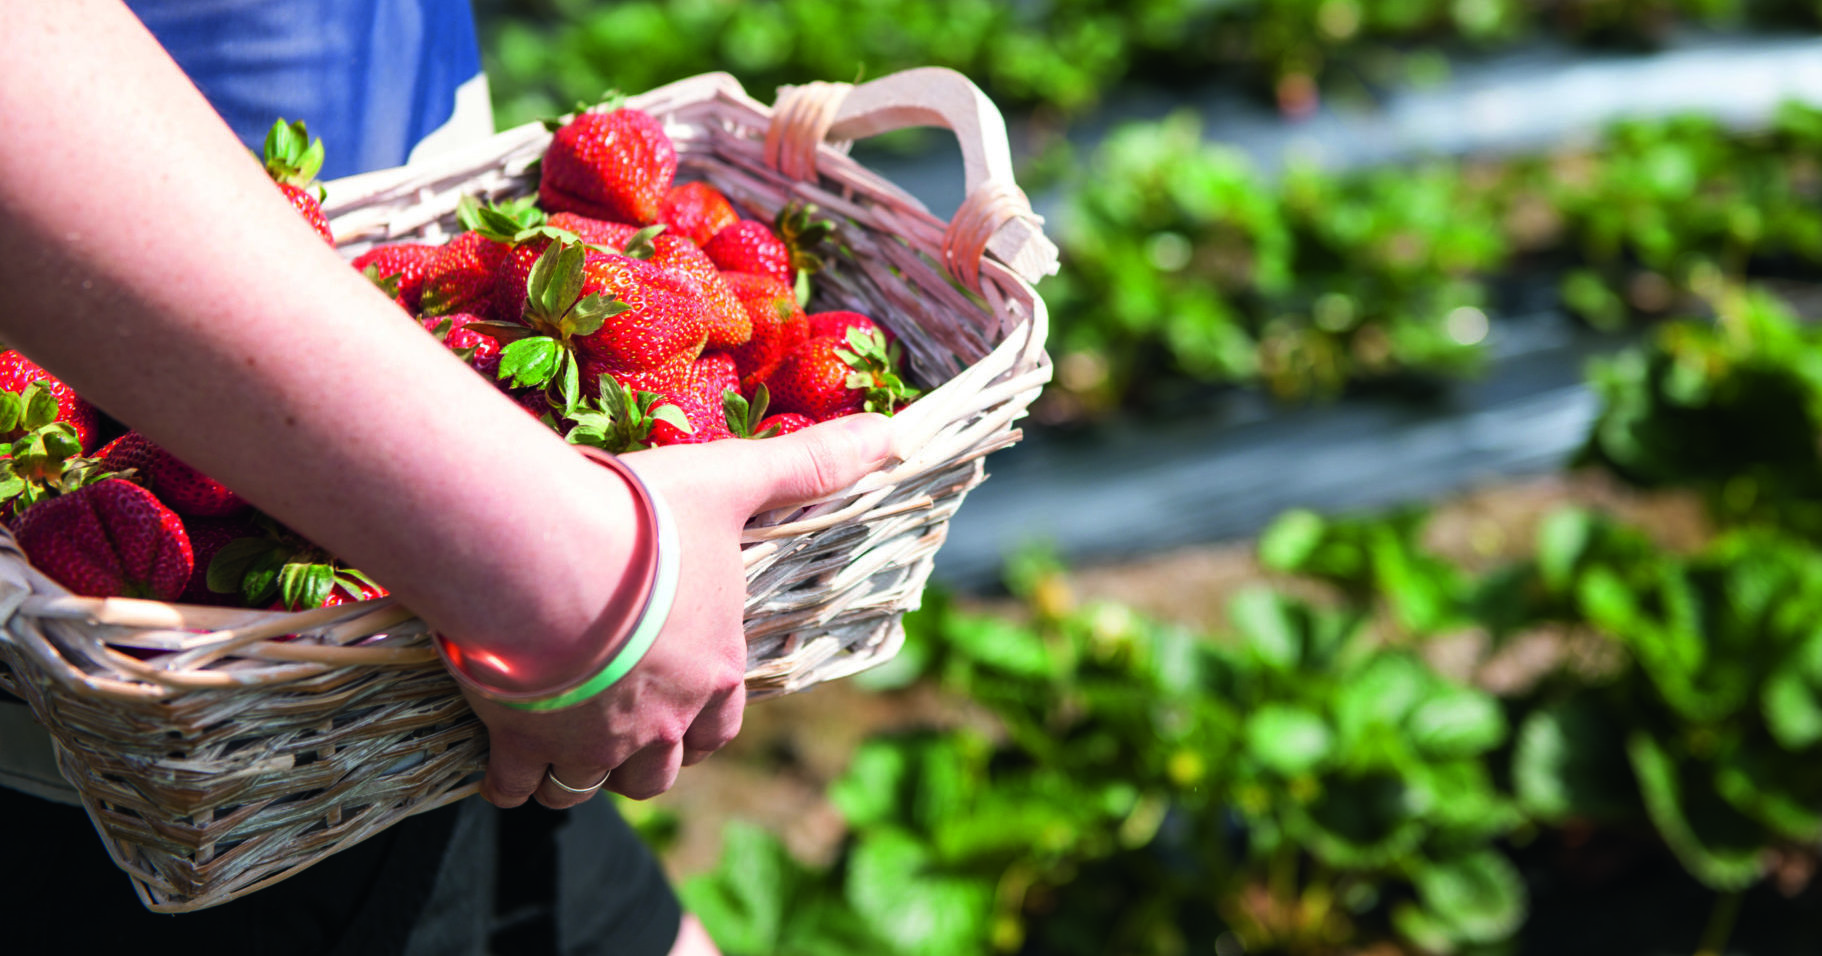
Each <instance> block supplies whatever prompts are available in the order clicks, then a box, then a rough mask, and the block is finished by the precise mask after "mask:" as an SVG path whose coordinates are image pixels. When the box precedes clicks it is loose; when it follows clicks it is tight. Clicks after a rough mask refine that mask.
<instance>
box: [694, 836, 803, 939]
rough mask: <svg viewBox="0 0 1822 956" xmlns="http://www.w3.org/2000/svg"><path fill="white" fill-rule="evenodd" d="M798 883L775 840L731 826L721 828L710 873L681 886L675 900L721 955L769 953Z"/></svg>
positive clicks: (795, 871)
mask: <svg viewBox="0 0 1822 956" xmlns="http://www.w3.org/2000/svg"><path fill="white" fill-rule="evenodd" d="M800 880H801V873H800V872H799V868H798V867H797V866H796V865H795V863H794V862H793V861H792V860H791V859H790V858H789V855H788V854H787V853H786V851H785V848H784V845H783V844H782V843H780V842H779V841H778V838H776V837H774V836H772V835H771V834H769V833H767V832H765V831H764V830H761V829H759V828H758V827H756V826H753V825H752V824H749V823H743V822H740V821H731V822H729V823H728V824H726V825H725V826H723V827H722V830H721V858H720V860H719V861H718V863H717V865H716V867H715V870H714V872H712V873H709V874H706V875H703V876H698V877H695V878H692V879H690V880H687V881H685V882H684V884H683V885H682V886H681V887H679V895H680V896H681V897H682V899H683V903H684V906H685V907H686V908H687V909H688V910H689V912H691V913H694V914H695V915H696V917H697V918H698V919H700V920H701V921H702V925H703V928H704V929H707V930H708V932H709V935H710V936H711V937H713V938H714V940H715V943H716V945H717V947H718V948H720V949H721V950H723V951H724V952H727V953H733V954H747V953H751V954H762V953H774V952H779V951H780V950H779V949H778V944H779V937H780V936H781V935H782V933H783V929H784V924H785V921H786V919H787V918H788V914H789V912H790V909H791V907H792V906H794V905H796V903H797V900H796V897H797V892H796V887H797V885H798V884H799V882H800Z"/></svg>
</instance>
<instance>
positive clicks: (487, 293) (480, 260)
mask: <svg viewBox="0 0 1822 956" xmlns="http://www.w3.org/2000/svg"><path fill="white" fill-rule="evenodd" d="M509 251H510V247H508V246H507V245H506V244H505V243H503V242H499V241H497V240H494V239H489V238H488V237H487V236H484V235H482V234H481V233H478V232H464V233H462V234H461V235H459V236H457V237H455V238H454V239H451V240H449V242H448V244H447V245H444V246H443V247H442V250H441V251H439V252H438V253H437V255H436V258H434V259H432V260H430V267H429V269H428V270H426V272H425V275H424V291H423V293H422V295H421V296H420V298H419V300H418V306H419V311H421V312H422V313H423V314H424V315H449V314H452V313H455V312H474V313H489V312H491V310H492V306H493V295H494V271H495V270H497V269H498V268H499V267H500V262H501V261H502V260H504V259H505V258H506V254H507V252H509Z"/></svg>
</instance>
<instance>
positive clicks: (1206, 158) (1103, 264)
mask: <svg viewBox="0 0 1822 956" xmlns="http://www.w3.org/2000/svg"><path fill="white" fill-rule="evenodd" d="M1063 186H1064V189H1063V191H1064V194H1065V209H1064V211H1063V213H1062V214H1061V215H1060V216H1059V217H1058V218H1059V219H1060V221H1061V224H1062V225H1061V229H1060V231H1059V237H1058V238H1059V243H1060V245H1061V247H1062V250H1063V255H1064V265H1063V270H1062V273H1061V274H1060V275H1059V276H1058V277H1057V279H1056V280H1054V281H1053V282H1049V283H1047V284H1046V285H1045V287H1044V291H1045V296H1046V299H1047V300H1048V301H1049V302H1050V303H1051V305H1052V310H1053V317H1054V335H1053V342H1054V349H1055V351H1056V352H1057V353H1058V366H1057V368H1058V375H1057V388H1056V389H1055V390H1053V392H1052V393H1051V394H1050V395H1049V396H1048V397H1047V399H1046V401H1047V403H1048V405H1047V407H1046V409H1045V411H1046V413H1047V414H1048V415H1049V416H1050V417H1052V418H1054V419H1064V420H1067V419H1070V418H1075V417H1081V416H1092V415H1095V414H1102V413H1106V412H1109V411H1112V410H1114V409H1116V408H1120V407H1130V406H1135V405H1136V406H1140V407H1144V406H1146V405H1148V404H1151V403H1152V402H1153V400H1154V399H1155V397H1156V396H1157V395H1158V394H1160V393H1161V392H1162V393H1168V392H1170V391H1171V387H1172V385H1173V383H1180V382H1186V381H1187V382H1199V383H1204V384H1211V385H1221V384H1254V383H1257V384H1262V385H1264V386H1266V387H1268V388H1269V389H1270V391H1271V392H1272V393H1273V394H1275V395H1278V396H1280V397H1283V398H1290V399H1297V398H1304V397H1308V396H1324V395H1334V394H1337V393H1338V392H1340V391H1342V390H1343V389H1344V388H1346V387H1348V386H1350V385H1353V384H1357V383H1362V382H1372V381H1375V380H1388V379H1389V380H1394V381H1397V380H1410V379H1419V380H1421V379H1434V378H1437V377H1439V376H1450V375H1458V374H1462V373H1464V372H1471V371H1472V370H1473V369H1475V368H1476V367H1478V365H1479V362H1480V359H1481V354H1482V351H1483V345H1484V342H1485V341H1486V339H1487V336H1488V335H1489V332H1490V331H1491V330H1492V320H1491V319H1490V318H1489V315H1490V314H1497V312H1498V304H1499V303H1498V301H1497V299H1498V293H1497V285H1498V283H1499V282H1502V281H1509V280H1512V279H1514V278H1515V277H1523V278H1522V279H1521V281H1529V282H1532V283H1535V282H1538V281H1542V282H1546V283H1547V282H1551V281H1555V278H1556V277H1560V279H1561V290H1562V298H1563V302H1564V304H1565V305H1566V306H1567V307H1568V308H1569V309H1570V310H1571V311H1572V312H1574V313H1575V314H1577V315H1579V316H1580V317H1582V318H1583V319H1584V320H1586V321H1587V322H1589V323H1590V324H1591V325H1594V326H1596V327H1598V328H1603V329H1616V328H1620V327H1623V326H1626V325H1628V324H1630V323H1634V322H1637V321H1640V320H1655V319H1658V318H1661V317H1663V316H1665V315H1669V314H1672V313H1674V312H1676V311H1679V310H1688V309H1689V308H1691V307H1693V306H1701V305H1702V304H1703V303H1704V302H1705V301H1706V300H1707V298H1709V296H1707V293H1706V290H1708V289H1712V288H1714V287H1716V286H1717V285H1718V284H1720V283H1722V282H1725V281H1735V280H1738V279H1740V278H1744V277H1748V276H1759V275H1779V274H1784V275H1807V274H1812V273H1813V271H1814V270H1815V268H1816V267H1817V266H1818V265H1822V109H1817V108H1814V107H1808V106H1803V105H1799V104H1790V105H1787V106H1786V107H1785V108H1783V109H1782V110H1781V111H1780V113H1779V115H1778V118H1777V120H1776V122H1775V123H1774V124H1773V126H1772V127H1771V128H1770V129H1768V130H1766V131H1764V132H1762V133H1757V134H1750V135H1749V134H1738V133H1734V132H1731V131H1729V130H1727V129H1725V128H1723V127H1721V126H1720V125H1719V124H1717V123H1716V122H1714V121H1712V120H1708V119H1702V118H1695V117H1679V118H1674V119H1669V120H1660V121H1653V122H1644V121H1635V122H1627V123H1622V124H1619V125H1617V126H1615V127H1614V128H1613V129H1612V130H1611V131H1610V132H1609V133H1608V135H1607V136H1606V137H1604V138H1603V139H1602V140H1601V141H1600V142H1599V143H1598V144H1596V145H1595V146H1593V147H1592V148H1589V149H1587V150H1582V151H1576V152H1574V153H1565V154H1562V155H1557V156H1552V157H1544V158H1524V159H1517V160H1509V161H1502V162H1472V163H1461V162H1457V163H1440V162H1439V163H1431V164H1423V165H1418V166H1414V167H1410V168H1400V169H1390V170H1380V171H1372V172H1367V173H1361V174H1351V175H1345V176H1333V175H1328V174H1324V173H1321V172H1318V171H1316V170H1313V169H1308V168H1294V169H1292V170H1290V171H1289V172H1288V173H1287V174H1286V175H1285V177H1284V178H1283V179H1282V180H1281V181H1277V182H1271V181H1268V180H1267V179H1266V178H1265V177H1263V176H1262V175H1260V174H1259V173H1258V172H1256V171H1255V170H1253V169H1252V168H1251V167H1250V166H1249V164H1248V163H1247V162H1246V160H1245V159H1244V158H1243V157H1241V156H1240V155H1239V154H1238V153H1236V152H1234V151H1232V150H1231V149H1228V148H1225V147H1222V146H1219V145H1214V144H1208V143H1205V142H1203V140H1202V136H1201V133H1200V130H1199V127H1198V124H1197V122H1196V120H1195V119H1194V118H1193V117H1191V116H1190V115H1188V114H1179V115H1177V116H1173V117H1171V118H1170V119H1167V120H1165V121H1163V122H1159V123H1143V124H1133V125H1129V126H1126V127H1123V128H1121V129H1118V130H1116V131H1115V132H1114V133H1113V134H1112V135H1110V136H1109V137H1108V138H1107V139H1106V141H1105V142H1104V143H1102V144H1101V145H1100V146H1099V147H1098V148H1097V149H1095V150H1094V151H1093V153H1092V155H1090V156H1089V157H1088V158H1087V160H1086V161H1085V162H1084V163H1083V164H1082V165H1081V169H1080V172H1079V173H1078V174H1077V175H1076V176H1074V177H1071V178H1070V179H1068V180H1066V181H1065V183H1064V184H1063Z"/></svg>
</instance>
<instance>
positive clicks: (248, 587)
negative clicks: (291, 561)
mask: <svg viewBox="0 0 1822 956" xmlns="http://www.w3.org/2000/svg"><path fill="white" fill-rule="evenodd" d="M285 564H286V555H285V552H284V550H283V549H281V548H272V549H269V550H268V551H266V553H264V554H261V555H258V556H256V557H254V559H253V560H252V561H250V562H248V564H247V570H246V572H245V573H244V574H243V575H242V576H241V580H240V596H241V599H242V600H243V601H244V602H245V603H246V605H247V606H248V607H260V606H262V605H265V604H269V603H271V601H272V599H273V598H274V597H276V596H277V595H278V576H279V572H281V571H283V570H284V568H285Z"/></svg>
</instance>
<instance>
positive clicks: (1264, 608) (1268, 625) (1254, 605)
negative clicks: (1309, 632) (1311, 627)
mask: <svg viewBox="0 0 1822 956" xmlns="http://www.w3.org/2000/svg"><path fill="white" fill-rule="evenodd" d="M1227 615H1228V618H1229V619H1230V620H1232V621H1233V624H1234V626H1235V627H1236V628H1238V629H1239V631H1240V634H1241V636H1242V637H1243V638H1244V639H1245V643H1246V647H1247V648H1248V649H1249V650H1251V651H1252V652H1253V654H1254V655H1255V656H1257V657H1258V658H1259V660H1261V661H1264V662H1265V663H1266V664H1269V665H1271V666H1272V667H1276V668H1278V669H1280V670H1290V669H1293V668H1295V667H1296V666H1297V664H1298V661H1299V660H1301V658H1302V656H1303V641H1302V638H1301V637H1300V636H1299V634H1298V630H1299V629H1298V627H1297V624H1296V622H1295V621H1293V620H1292V619H1291V615H1290V613H1289V610H1288V609H1287V608H1286V607H1285V602H1284V599H1283V598H1281V597H1279V596H1278V595H1277V594H1275V593H1273V592H1272V591H1269V590H1266V589H1264V588H1250V589H1247V590H1245V591H1242V592H1240V593H1239V594H1236V595H1234V597H1233V599H1232V600H1231V601H1229V602H1228V607H1227Z"/></svg>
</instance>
